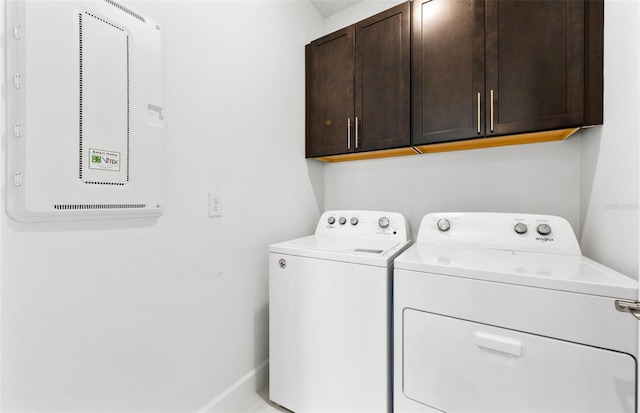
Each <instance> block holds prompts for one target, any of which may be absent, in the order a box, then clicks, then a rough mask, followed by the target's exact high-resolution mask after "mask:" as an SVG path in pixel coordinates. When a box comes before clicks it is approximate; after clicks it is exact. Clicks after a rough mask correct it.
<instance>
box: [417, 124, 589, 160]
mask: <svg viewBox="0 0 640 413" xmlns="http://www.w3.org/2000/svg"><path fill="white" fill-rule="evenodd" d="M579 129H580V128H570V129H560V130H552V131H545V132H534V133H523V134H520V135H510V136H497V137H495V138H481V139H470V140H467V141H457V142H446V143H434V144H431V145H418V146H416V147H415V148H416V149H417V150H418V151H419V152H420V153H421V154H426V153H436V152H449V151H462V150H466V149H480V148H491V147H494V146H508V145H521V144H525V143H538V142H550V141H561V140H564V139H567V138H568V137H569V136H571V135H573V134H574V133H576V131H578V130H579Z"/></svg>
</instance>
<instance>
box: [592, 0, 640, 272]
mask: <svg viewBox="0 0 640 413" xmlns="http://www.w3.org/2000/svg"><path fill="white" fill-rule="evenodd" d="M604 23H605V45H604V50H605V64H604V72H605V81H604V86H605V90H604V126H603V127H602V128H595V129H591V130H588V131H586V133H585V134H584V135H583V137H582V139H581V143H582V156H581V158H582V181H581V184H582V187H581V193H582V197H581V204H580V205H581V211H580V216H581V217H580V219H581V222H582V239H581V245H582V250H583V253H584V254H585V255H588V256H590V257H591V258H593V259H595V260H597V261H600V262H602V263H604V264H606V265H608V266H610V267H613V268H616V269H617V270H619V271H621V272H622V273H624V274H628V275H631V276H633V277H635V278H638V256H639V254H638V251H639V246H638V226H639V225H640V223H639V221H638V212H639V211H638V187H639V185H640V184H639V177H638V175H639V172H640V167H639V165H640V162H639V150H640V149H639V144H638V140H639V139H638V136H639V133H640V132H639V131H640V116H639V114H640V2H637V1H631V0H627V1H619V0H618V1H606V2H605V22H604Z"/></svg>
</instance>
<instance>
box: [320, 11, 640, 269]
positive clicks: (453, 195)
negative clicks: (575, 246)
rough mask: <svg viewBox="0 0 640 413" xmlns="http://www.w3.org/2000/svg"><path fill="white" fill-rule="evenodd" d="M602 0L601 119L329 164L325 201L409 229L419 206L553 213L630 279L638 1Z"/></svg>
mask: <svg viewBox="0 0 640 413" xmlns="http://www.w3.org/2000/svg"><path fill="white" fill-rule="evenodd" d="M398 3H400V2H397V1H395V2H388V1H376V0H366V1H364V2H362V3H359V4H357V5H356V6H354V7H352V8H350V9H348V10H345V11H344V12H342V13H339V14H336V15H334V16H332V17H331V18H329V19H327V21H326V23H325V33H329V32H331V31H334V30H337V29H339V28H341V27H344V26H346V25H349V24H352V23H354V22H356V21H359V20H361V19H363V18H366V17H368V16H370V15H372V14H374V13H376V12H379V11H382V10H385V9H386V8H389V7H391V6H393V5H394V4H398ZM605 3H606V4H605V20H606V21H605V41H606V44H605V76H606V79H605V126H604V127H596V128H593V129H589V130H582V131H580V132H578V133H577V134H575V135H574V136H573V137H571V138H569V139H568V140H566V141H562V142H549V143H540V144H530V145H521V146H512V147H502V148H488V149H478V150H469V151H461V152H450V153H443V154H430V155H421V156H412V157H407V158H395V159H381V160H367V161H358V162H349V163H341V164H330V165H327V166H326V169H325V186H326V192H325V197H326V207H327V209H333V208H335V209H339V208H368V209H388V210H392V211H398V212H401V213H403V214H405V216H407V218H409V220H410V221H411V230H412V233H413V234H414V236H415V234H416V232H417V230H418V225H419V224H420V219H421V218H422V216H423V215H424V214H426V213H428V212H439V211H496V212H522V213H539V214H553V215H559V216H562V217H564V218H566V219H567V220H568V221H569V222H570V223H571V225H572V227H573V229H574V231H575V232H576V234H577V236H578V237H579V239H581V245H582V248H583V250H584V251H583V252H584V254H585V255H587V256H590V257H592V258H594V259H596V260H599V261H602V262H603V263H605V264H607V265H609V266H610V267H612V268H614V269H616V270H618V271H621V272H623V273H625V274H627V275H629V276H632V277H635V278H638V225H639V224H638V172H639V168H638V165H639V162H638V126H639V125H638V113H640V111H639V110H638V101H639V99H638V98H639V96H638V76H639V75H640V68H639V67H638V50H639V46H638V27H639V26H640V24H639V21H638V12H637V8H638V4H639V3H638V2H636V1H630V0H626V1H625V0H617V1H610V0H607V1H606V2H605ZM612 205H613V206H612ZM616 205H623V206H622V209H617V208H618V207H616ZM627 206H628V207H627ZM583 232H584V235H582V233H583Z"/></svg>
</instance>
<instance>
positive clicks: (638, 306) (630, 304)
mask: <svg viewBox="0 0 640 413" xmlns="http://www.w3.org/2000/svg"><path fill="white" fill-rule="evenodd" d="M616 310H618V311H622V312H624V313H631V314H632V315H633V316H634V317H635V318H637V319H638V320H640V303H639V302H637V301H626V300H616Z"/></svg>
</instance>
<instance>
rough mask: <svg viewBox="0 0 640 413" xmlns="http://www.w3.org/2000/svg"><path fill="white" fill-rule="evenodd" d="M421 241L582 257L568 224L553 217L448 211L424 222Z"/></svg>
mask: <svg viewBox="0 0 640 413" xmlns="http://www.w3.org/2000/svg"><path fill="white" fill-rule="evenodd" d="M418 242H420V243H431V244H439V245H451V246H455V247H473V248H488V249H500V250H510V251H516V252H518V251H519V252H539V253H547V254H563V255H581V251H580V246H579V244H578V240H577V239H576V236H575V233H574V232H573V229H572V228H571V225H570V224H569V222H568V221H567V220H566V219H564V218H561V217H558V216H553V215H534V214H511V213H489V212H445V213H433V214H427V215H425V216H424V218H423V219H422V222H421V224H420V230H419V232H418Z"/></svg>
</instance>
